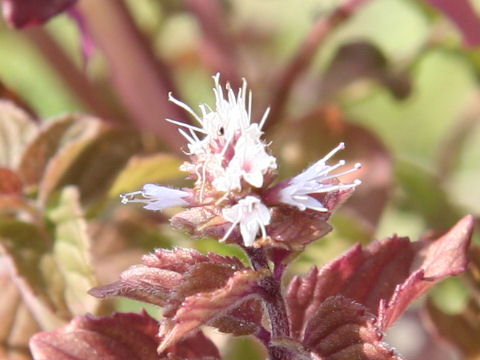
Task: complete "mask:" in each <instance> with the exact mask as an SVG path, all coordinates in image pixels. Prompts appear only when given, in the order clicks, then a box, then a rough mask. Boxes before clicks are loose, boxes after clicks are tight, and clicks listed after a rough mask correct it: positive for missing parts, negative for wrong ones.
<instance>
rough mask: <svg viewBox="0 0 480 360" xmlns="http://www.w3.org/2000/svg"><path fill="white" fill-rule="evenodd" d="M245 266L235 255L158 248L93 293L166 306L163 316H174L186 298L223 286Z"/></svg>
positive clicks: (92, 291)
mask: <svg viewBox="0 0 480 360" xmlns="http://www.w3.org/2000/svg"><path fill="white" fill-rule="evenodd" d="M244 268H245V267H244V266H243V264H242V263H241V261H240V260H238V259H236V258H232V257H225V256H220V255H217V254H213V253H209V254H207V255H203V254H201V253H199V252H198V251H196V250H192V249H181V248H176V249H173V250H164V249H157V250H156V251H155V253H154V254H150V255H146V256H144V257H143V264H142V265H134V266H132V267H130V268H129V269H127V270H126V271H124V272H122V274H121V275H120V280H119V281H117V282H114V283H112V284H109V285H105V286H99V287H96V288H94V289H92V290H90V294H91V295H93V296H96V297H99V298H105V297H109V296H125V297H129V298H132V299H135V300H140V301H145V302H149V303H151V304H155V305H158V306H167V308H166V310H165V313H164V315H165V316H173V314H174V313H175V311H176V309H177V308H178V306H179V305H180V304H181V303H182V301H183V300H184V299H185V298H186V297H188V296H190V295H193V294H195V293H198V292H207V291H213V290H215V289H218V288H221V287H222V286H224V285H225V283H226V282H227V280H228V279H229V277H230V276H231V275H232V274H233V273H234V272H235V271H237V270H240V269H244Z"/></svg>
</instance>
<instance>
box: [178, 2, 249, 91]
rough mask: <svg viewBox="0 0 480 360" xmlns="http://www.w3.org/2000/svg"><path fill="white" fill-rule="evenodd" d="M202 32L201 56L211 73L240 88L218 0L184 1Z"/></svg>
mask: <svg viewBox="0 0 480 360" xmlns="http://www.w3.org/2000/svg"><path fill="white" fill-rule="evenodd" d="M185 5H186V6H187V8H188V9H189V10H190V11H191V12H192V13H193V14H194V15H195V17H196V18H197V21H198V22H199V24H200V27H201V29H202V32H203V41H204V43H203V44H202V46H201V49H202V51H201V55H202V57H203V58H204V60H205V62H206V63H207V65H208V66H209V67H210V68H211V70H212V71H213V72H220V73H221V74H222V78H223V79H224V80H225V81H228V82H230V84H231V85H232V86H233V87H234V88H236V87H238V86H240V85H241V84H240V77H239V76H238V73H237V69H236V61H235V51H234V48H233V46H231V44H232V42H231V41H229V39H228V37H227V36H226V34H227V33H226V31H225V29H226V28H227V26H226V24H225V21H224V20H225V14H224V11H223V9H222V4H221V2H220V1H219V0H185Z"/></svg>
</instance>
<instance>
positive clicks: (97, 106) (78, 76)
mask: <svg viewBox="0 0 480 360" xmlns="http://www.w3.org/2000/svg"><path fill="white" fill-rule="evenodd" d="M23 34H24V35H25V36H26V37H27V39H28V40H30V41H31V42H32V44H33V45H35V46H36V47H37V48H38V49H39V50H40V52H41V53H42V55H43V56H44V57H45V58H46V59H47V61H48V62H49V63H50V64H51V65H52V66H53V68H54V69H55V71H56V72H58V73H59V74H60V76H59V78H60V79H61V80H62V81H63V82H64V83H65V85H66V86H67V87H68V88H69V89H70V90H71V91H72V92H73V93H74V94H75V95H76V96H77V97H78V98H79V99H80V101H82V102H83V104H84V105H85V106H86V107H88V110H89V111H91V112H93V113H94V114H96V115H98V116H99V117H100V118H102V119H103V120H107V121H110V122H114V123H119V122H122V120H124V118H123V117H122V115H121V114H119V113H118V112H117V111H115V109H113V108H111V107H109V106H108V105H107V104H108V101H107V100H106V99H105V98H104V96H103V95H102V93H100V91H98V90H97V89H96V88H95V87H94V86H93V85H92V84H91V83H90V81H89V80H88V78H87V77H86V76H85V74H84V73H83V72H82V71H81V70H80V69H79V68H78V67H77V66H75V64H74V63H73V62H72V60H70V58H69V57H68V56H67V55H66V54H65V51H64V50H63V49H62V48H61V47H60V46H59V45H58V44H57V43H56V42H55V40H54V39H53V38H52V37H51V35H50V34H48V33H47V32H46V31H45V30H44V29H43V28H41V27H35V28H29V29H26V30H23Z"/></svg>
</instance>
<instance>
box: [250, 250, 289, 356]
mask: <svg viewBox="0 0 480 360" xmlns="http://www.w3.org/2000/svg"><path fill="white" fill-rule="evenodd" d="M245 252H246V253H247V255H248V256H249V258H250V261H251V263H252V266H253V268H254V269H255V270H263V269H268V270H269V271H270V273H271V269H270V267H269V264H268V260H267V256H266V254H265V251H264V250H263V249H253V248H245ZM260 288H261V294H262V298H263V300H264V302H265V306H266V308H267V313H268V317H269V319H270V327H271V337H272V340H274V339H276V338H281V337H288V336H290V327H289V323H288V316H287V308H286V306H285V301H284V299H283V296H282V292H281V284H280V281H279V280H277V279H276V278H275V277H274V276H273V274H272V275H270V276H267V277H265V278H264V279H263V280H262V281H261V282H260ZM267 347H268V353H269V355H270V360H286V359H289V356H288V354H287V352H286V351H285V349H282V348H281V347H279V346H275V345H272V344H271V342H270V344H268V346H267Z"/></svg>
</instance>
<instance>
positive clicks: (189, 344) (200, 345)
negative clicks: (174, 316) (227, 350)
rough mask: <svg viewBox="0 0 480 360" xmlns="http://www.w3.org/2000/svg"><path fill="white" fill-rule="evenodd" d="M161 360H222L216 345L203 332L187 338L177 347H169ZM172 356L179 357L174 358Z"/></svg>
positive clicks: (177, 344)
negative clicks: (179, 359)
mask: <svg viewBox="0 0 480 360" xmlns="http://www.w3.org/2000/svg"><path fill="white" fill-rule="evenodd" d="M163 355H164V356H165V357H161V358H160V359H161V360H163V359H169V360H170V359H178V357H180V358H181V359H185V360H186V359H192V360H193V359H195V360H201V359H205V360H215V359H220V353H219V352H218V349H217V347H216V346H215V344H214V343H213V342H212V341H211V340H210V339H209V338H207V337H206V336H205V335H204V334H203V333H202V332H201V331H198V332H196V333H195V334H193V335H189V336H185V337H184V338H183V339H182V340H180V341H179V342H178V343H176V344H175V345H173V346H171V347H169V348H168V349H167V350H166V351H165V352H164V353H163ZM172 355H177V356H178V357H174V356H172Z"/></svg>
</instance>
